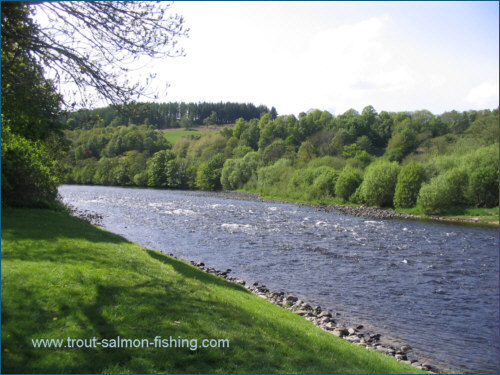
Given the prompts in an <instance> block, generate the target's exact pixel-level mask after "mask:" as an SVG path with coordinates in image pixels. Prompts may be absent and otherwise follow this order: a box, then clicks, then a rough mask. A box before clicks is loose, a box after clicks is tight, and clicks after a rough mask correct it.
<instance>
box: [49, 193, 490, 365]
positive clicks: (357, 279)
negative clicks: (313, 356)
mask: <svg viewBox="0 0 500 375" xmlns="http://www.w3.org/2000/svg"><path fill="white" fill-rule="evenodd" d="M59 192H60V194H61V195H62V197H63V200H64V202H65V203H67V204H70V205H72V206H74V207H76V208H79V209H86V210H90V211H93V212H96V213H99V214H101V215H103V217H104V218H103V223H102V226H103V227H104V228H106V229H108V230H110V231H112V232H114V233H117V234H120V235H122V236H124V237H126V238H127V239H129V240H131V241H134V242H137V243H139V244H141V245H143V246H145V247H148V248H153V249H157V250H161V251H163V252H165V253H173V254H174V255H175V256H177V257H179V258H182V259H186V260H194V261H197V262H204V263H205V264H206V265H207V266H211V267H214V268H216V269H220V270H225V269H227V268H231V269H232V272H231V274H232V275H233V276H236V277H238V278H241V279H244V280H246V281H247V283H248V282H250V283H253V282H254V281H258V282H259V283H261V284H265V285H266V286H267V287H268V288H269V289H271V290H273V291H285V292H287V293H292V294H294V295H296V296H298V297H299V298H300V299H302V300H304V301H306V302H308V303H310V304H311V305H315V304H316V305H320V306H321V307H323V308H326V309H329V310H331V311H333V312H339V313H340V319H341V320H342V319H344V321H345V322H350V323H353V324H363V325H364V326H365V327H367V328H368V329H372V330H374V331H375V332H377V333H381V334H382V338H384V337H385V338H386V340H390V341H391V342H393V343H395V344H407V345H410V346H411V347H413V352H414V353H415V354H416V355H418V357H419V358H423V359H426V360H428V361H429V362H430V363H432V364H434V365H437V366H438V367H439V368H444V369H453V370H459V371H462V372H474V373H478V372H481V373H498V371H499V356H498V351H499V247H498V246H499V238H498V230H497V229H490V228H484V227H472V226H463V225H452V224H442V223H430V222H421V221H407V220H372V219H364V218H358V217H352V216H348V215H343V214H340V213H335V212H324V211H320V210H317V209H315V208H314V207H309V206H299V205H296V204H285V203H275V202H259V201H251V200H235V199H228V198H226V197H224V195H221V196H220V197H219V196H213V195H210V196H207V195H206V194H203V193H201V192H187V191H166V190H150V189H135V188H117V187H99V186H68V185H65V186H61V187H60V188H59Z"/></svg>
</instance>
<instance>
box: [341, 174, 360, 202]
mask: <svg viewBox="0 0 500 375" xmlns="http://www.w3.org/2000/svg"><path fill="white" fill-rule="evenodd" d="M362 181H363V175H362V174H361V172H360V171H359V170H357V169H354V168H351V167H349V166H347V167H345V168H344V169H343V170H342V172H340V174H339V177H338V179H337V183H336V184H335V195H336V196H337V197H339V198H341V199H343V200H344V201H348V200H349V197H350V196H351V195H352V194H353V193H354V192H355V191H356V189H357V188H358V186H359V185H360V184H361V182H362Z"/></svg>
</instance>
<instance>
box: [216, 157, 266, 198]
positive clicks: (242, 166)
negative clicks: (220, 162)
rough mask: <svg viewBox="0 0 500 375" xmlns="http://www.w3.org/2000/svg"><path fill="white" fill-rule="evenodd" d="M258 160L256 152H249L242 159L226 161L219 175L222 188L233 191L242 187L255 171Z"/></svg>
mask: <svg viewBox="0 0 500 375" xmlns="http://www.w3.org/2000/svg"><path fill="white" fill-rule="evenodd" d="M259 163H260V160H259V155H258V153H257V152H249V153H248V154H246V155H245V157H244V158H242V159H228V160H226V162H225V163H224V167H223V168H222V174H221V183H222V188H223V189H225V190H233V189H238V188H241V187H243V185H244V184H246V183H247V182H248V180H250V178H251V177H252V175H253V174H254V173H255V171H256V170H257V167H258V166H259Z"/></svg>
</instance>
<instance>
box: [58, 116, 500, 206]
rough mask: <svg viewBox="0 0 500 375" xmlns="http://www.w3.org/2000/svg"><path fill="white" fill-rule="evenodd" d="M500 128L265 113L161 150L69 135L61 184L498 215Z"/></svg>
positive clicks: (118, 137)
mask: <svg viewBox="0 0 500 375" xmlns="http://www.w3.org/2000/svg"><path fill="white" fill-rule="evenodd" d="M498 121H499V118H498V109H496V110H493V111H490V110H483V111H466V112H457V111H451V112H446V113H443V114H441V115H434V114H432V113H431V112H429V111H415V112H397V113H391V112H385V111H382V112H380V113H377V112H376V110H375V109H374V108H373V107H372V106H367V107H366V108H364V110H363V111H362V112H361V113H358V112H357V111H355V110H349V111H346V112H345V113H343V114H341V115H339V116H333V115H332V114H330V113H329V112H327V111H319V110H316V111H312V112H311V113H309V114H306V113H301V114H300V115H299V116H298V118H297V117H295V116H293V115H290V116H278V117H276V118H275V119H273V118H272V116H271V114H270V113H266V114H263V115H262V116H260V118H254V119H251V120H245V119H243V118H240V119H238V120H237V121H236V123H235V124H234V126H233V127H231V128H230V127H227V128H224V129H223V130H222V131H220V132H213V133H209V134H207V135H204V136H202V137H201V138H199V139H195V138H181V139H179V140H178V141H177V142H176V143H175V144H174V145H170V144H168V145H167V144H162V143H161V142H162V141H160V139H161V134H162V133H161V132H160V131H158V130H154V129H152V127H151V126H148V125H142V126H128V127H127V126H122V127H117V128H114V127H108V128H93V129H88V130H85V129H79V130H76V131H72V132H68V137H69V138H70V139H71V140H72V147H71V150H70V152H69V153H68V159H67V163H68V167H69V170H70V171H71V172H70V173H69V174H68V175H67V180H66V181H67V182H71V183H83V184H106V185H129V186H149V187H158V188H173V189H202V190H218V189H227V190H234V189H244V190H248V191H254V192H258V193H260V194H263V195H267V196H275V197H281V198H287V199H297V200H307V201H313V202H323V203H345V202H351V203H355V204H366V205H371V206H379V207H395V208H411V207H415V206H418V207H420V209H421V210H422V212H425V213H428V214H431V213H441V212H445V211H446V210H447V209H449V208H451V207H456V206H477V207H494V206H497V205H498ZM153 134H157V135H156V136H153ZM153 139H155V141H153ZM146 140H148V141H146ZM155 142H156V143H155ZM158 142H159V143H158ZM145 144H148V145H149V146H148V147H146V146H145ZM96 145H97V146H96ZM155 147H163V149H161V150H158V149H155ZM77 150H78V151H77Z"/></svg>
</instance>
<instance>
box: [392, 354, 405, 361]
mask: <svg viewBox="0 0 500 375" xmlns="http://www.w3.org/2000/svg"><path fill="white" fill-rule="evenodd" d="M394 357H395V358H396V359H397V360H398V361H406V360H407V359H408V358H407V357H406V355H404V354H396V355H395V356H394Z"/></svg>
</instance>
